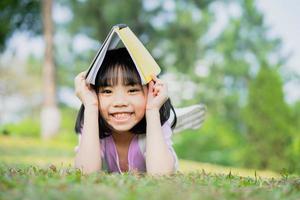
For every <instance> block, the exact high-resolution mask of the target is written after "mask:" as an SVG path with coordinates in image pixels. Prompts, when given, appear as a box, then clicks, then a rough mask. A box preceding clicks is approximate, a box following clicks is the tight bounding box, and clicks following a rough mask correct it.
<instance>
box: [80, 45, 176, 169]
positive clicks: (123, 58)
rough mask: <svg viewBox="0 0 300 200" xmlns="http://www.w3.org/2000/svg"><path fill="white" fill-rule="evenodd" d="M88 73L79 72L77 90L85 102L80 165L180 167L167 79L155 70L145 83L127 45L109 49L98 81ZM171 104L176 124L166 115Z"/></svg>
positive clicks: (81, 119)
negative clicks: (90, 80) (92, 80)
mask: <svg viewBox="0 0 300 200" xmlns="http://www.w3.org/2000/svg"><path fill="white" fill-rule="evenodd" d="M85 75H86V72H82V73H80V74H79V75H78V76H77V77H76V78H75V91H76V95H77V97H78V98H79V99H80V100H81V102H82V104H83V106H84V109H80V112H79V114H78V116H77V120H76V126H75V130H76V132H77V133H79V134H80V137H79V147H78V148H77V150H76V152H77V154H76V157H75V167H76V168H80V169H81V170H83V172H84V173H91V172H95V171H99V170H105V171H108V172H118V173H122V172H128V171H138V172H147V173H148V174H160V175H163V174H170V173H173V172H175V171H176V170H177V163H178V160H177V156H176V153H175V151H174V149H173V147H172V141H171V135H172V130H171V127H172V128H173V127H175V125H176V114H175V112H174V108H173V107H172V105H171V103H170V100H169V98H168V91H167V86H166V84H165V83H163V82H162V81H161V80H160V79H158V78H157V77H155V76H153V77H152V81H150V82H149V84H147V85H142V84H141V79H140V77H139V74H138V72H137V70H136V67H135V65H134V63H133V61H132V59H131V57H130V55H129V53H128V52H127V50H126V48H120V49H115V50H110V51H108V52H107V54H106V56H105V59H104V61H103V64H102V66H101V68H100V70H99V72H98V74H97V78H96V83H95V85H94V86H93V85H87V84H86V82H85ZM171 110H172V112H173V113H174V115H175V117H174V120H173V122H172V125H170V124H169V122H168V121H167V120H168V119H169V116H170V111H171ZM99 138H100V142H99Z"/></svg>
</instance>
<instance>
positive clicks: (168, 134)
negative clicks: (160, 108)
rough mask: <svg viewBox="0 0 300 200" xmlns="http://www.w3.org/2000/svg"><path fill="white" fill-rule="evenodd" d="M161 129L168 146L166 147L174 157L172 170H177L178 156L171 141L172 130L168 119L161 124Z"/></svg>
mask: <svg viewBox="0 0 300 200" xmlns="http://www.w3.org/2000/svg"><path fill="white" fill-rule="evenodd" d="M162 131H163V135H164V138H165V142H166V144H167V146H168V149H169V150H170V152H171V154H172V156H173V158H174V171H177V170H178V157H177V155H176V152H175V150H174V148H173V142H172V133H173V132H172V129H171V126H170V124H169V122H168V121H166V122H165V123H164V125H163V126H162Z"/></svg>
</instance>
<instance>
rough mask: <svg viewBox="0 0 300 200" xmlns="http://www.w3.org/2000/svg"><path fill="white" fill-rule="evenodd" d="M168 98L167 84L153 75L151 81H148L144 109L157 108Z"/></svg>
mask: <svg viewBox="0 0 300 200" xmlns="http://www.w3.org/2000/svg"><path fill="white" fill-rule="evenodd" d="M168 98H169V96H168V87H167V84H166V83H164V82H163V81H162V80H160V79H158V78H157V77H156V76H154V75H153V76H152V81H150V82H149V87H148V98H147V106H146V109H147V110H159V109H160V108H161V106H162V105H163V104H164V103H165V102H166V101H167V100H168Z"/></svg>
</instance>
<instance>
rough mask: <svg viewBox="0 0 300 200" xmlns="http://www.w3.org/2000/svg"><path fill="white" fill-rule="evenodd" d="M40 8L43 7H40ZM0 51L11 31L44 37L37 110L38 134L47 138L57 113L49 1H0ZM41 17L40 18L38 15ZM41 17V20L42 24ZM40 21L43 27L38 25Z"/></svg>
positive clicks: (50, 1) (57, 115)
mask: <svg viewBox="0 0 300 200" xmlns="http://www.w3.org/2000/svg"><path fill="white" fill-rule="evenodd" d="M41 8H43V9H41ZM0 9H1V13H0V21H1V27H0V50H1V51H3V50H4V48H5V47H6V41H7V40H8V39H9V38H10V37H11V36H12V35H13V34H14V33H15V32H18V31H19V32H22V31H24V32H26V33H30V34H32V35H34V34H42V30H44V38H45V43H46V44H45V47H46V50H45V58H44V59H45V63H44V64H45V66H44V72H43V80H44V83H43V85H44V88H43V91H44V104H43V106H44V107H43V109H42V113H41V119H42V120H41V125H42V136H43V137H49V136H51V135H53V134H54V133H56V132H57V131H58V127H59V119H60V117H59V116H60V115H59V112H58V109H57V106H56V87H55V68H54V61H53V60H54V58H53V48H52V46H53V22H52V0H45V1H41V2H40V1H36V0H20V1H14V0H4V1H1V3H0ZM41 15H42V16H43V18H42V17H41ZM42 19H43V23H42ZM42 24H43V25H44V26H42Z"/></svg>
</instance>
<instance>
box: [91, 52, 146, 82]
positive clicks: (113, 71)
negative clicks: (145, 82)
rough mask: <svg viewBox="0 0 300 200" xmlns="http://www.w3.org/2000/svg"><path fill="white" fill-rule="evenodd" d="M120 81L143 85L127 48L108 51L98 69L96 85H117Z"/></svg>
mask: <svg viewBox="0 0 300 200" xmlns="http://www.w3.org/2000/svg"><path fill="white" fill-rule="evenodd" d="M119 81H122V83H121V84H122V85H135V84H139V85H142V82H141V78H140V75H139V73H138V71H137V69H136V67H135V64H134V62H133V61H132V59H131V57H130V55H129V53H128V51H127V50H126V49H125V48H124V49H115V50H110V51H108V52H107V53H106V56H105V58H104V61H103V63H102V65H101V68H100V70H99V71H98V74H97V77H96V82H95V86H96V87H106V86H115V85H118V82H119Z"/></svg>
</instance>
